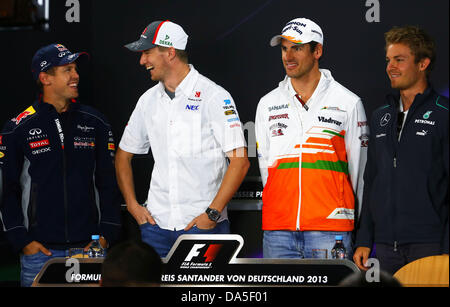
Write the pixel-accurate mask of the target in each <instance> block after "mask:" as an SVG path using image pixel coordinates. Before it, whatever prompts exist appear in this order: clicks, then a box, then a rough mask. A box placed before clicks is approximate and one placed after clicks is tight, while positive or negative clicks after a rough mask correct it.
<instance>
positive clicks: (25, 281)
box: [20, 249, 69, 287]
mask: <svg viewBox="0 0 450 307" xmlns="http://www.w3.org/2000/svg"><path fill="white" fill-rule="evenodd" d="M50 252H51V253H52V255H51V256H46V255H45V254H44V253H42V252H38V253H36V254H33V255H24V254H20V269H21V270H20V285H21V286H22V287H30V286H31V284H32V283H33V280H34V278H35V277H36V275H37V274H38V273H39V272H40V271H41V269H42V267H43V266H44V264H45V263H46V262H47V261H48V260H50V259H52V258H57V257H67V256H69V250H55V249H50Z"/></svg>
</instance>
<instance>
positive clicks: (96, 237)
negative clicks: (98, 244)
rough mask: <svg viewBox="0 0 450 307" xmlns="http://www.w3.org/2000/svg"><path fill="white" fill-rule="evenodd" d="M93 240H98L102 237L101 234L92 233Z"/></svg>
mask: <svg viewBox="0 0 450 307" xmlns="http://www.w3.org/2000/svg"><path fill="white" fill-rule="evenodd" d="M91 238H92V240H98V239H100V236H99V235H92V237H91Z"/></svg>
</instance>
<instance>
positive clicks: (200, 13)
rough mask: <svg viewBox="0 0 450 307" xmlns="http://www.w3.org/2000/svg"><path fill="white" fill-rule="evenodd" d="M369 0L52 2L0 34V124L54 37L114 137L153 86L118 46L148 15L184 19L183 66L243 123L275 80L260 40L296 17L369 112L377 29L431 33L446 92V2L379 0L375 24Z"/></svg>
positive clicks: (378, 75)
mask: <svg viewBox="0 0 450 307" xmlns="http://www.w3.org/2000/svg"><path fill="white" fill-rule="evenodd" d="M366 2H367V6H366ZM376 2H378V1H372V0H370V1H366V0H345V1H336V0H335V1H331V0H316V1H288V0H279V1H277V0H245V1H242V0H241V1H235V0H229V1H206V0H205V1H201V0H172V1H144V0H127V1H107V0H95V1H92V0H79V3H80V10H81V11H80V22H72V23H69V22H67V21H66V12H67V10H69V9H70V7H66V6H65V3H66V1H64V0H52V1H51V2H50V30H49V31H48V32H44V31H37V30H24V31H0V42H1V43H0V44H1V48H0V58H1V59H2V64H1V66H0V67H1V72H2V73H1V74H0V87H1V88H0V90H1V98H0V99H1V113H0V122H1V123H2V124H3V123H4V122H5V121H6V120H8V119H10V118H12V117H13V116H15V115H17V114H18V113H20V112H21V111H23V110H24V109H25V108H26V107H27V106H28V105H30V104H31V103H32V101H33V99H35V97H36V88H35V85H34V82H33V80H32V78H31V74H30V62H31V58H32V56H33V54H34V52H35V51H36V50H37V49H38V48H39V47H40V46H43V45H45V44H49V43H52V42H60V43H62V44H65V45H66V46H67V47H68V48H69V49H71V50H72V51H78V50H84V51H87V52H89V53H90V60H89V61H83V62H84V63H83V62H81V63H80V65H79V66H80V70H81V84H80V93H81V94H80V101H82V102H84V103H86V104H90V105H93V106H94V107H96V108H98V109H99V110H100V111H102V112H103V113H105V114H106V116H107V117H108V119H109V120H110V122H111V123H112V125H113V127H114V128H113V129H114V134H115V136H116V141H117V142H118V141H119V140H120V137H121V135H122V133H123V128H124V126H125V125H126V123H127V120H128V117H129V116H130V114H131V112H132V110H133V108H134V106H135V104H136V101H137V99H138V98H139V96H140V95H141V94H142V93H143V92H144V91H145V90H147V89H148V88H149V87H151V86H152V85H154V83H153V82H152V81H151V80H150V79H149V76H148V74H147V72H146V71H145V70H144V69H143V68H141V67H140V66H139V54H137V53H133V52H130V51H128V50H127V49H125V48H124V47H123V45H124V44H126V43H129V42H131V41H134V40H136V39H137V38H138V37H139V35H140V33H141V32H142V30H143V29H144V28H145V27H146V26H147V25H148V24H149V23H150V22H151V21H154V20H166V19H169V20H171V21H174V22H176V23H178V24H180V25H182V26H183V28H184V29H185V31H186V32H187V33H188V35H189V42H188V47H187V51H188V53H189V59H190V63H192V64H194V66H195V67H196V69H197V70H199V71H200V72H201V73H202V74H203V75H205V76H207V77H208V78H210V79H212V80H213V81H215V82H216V83H218V84H219V85H221V86H223V87H224V88H225V89H227V90H228V91H229V92H230V93H231V94H232V96H233V98H234V99H235V101H236V104H237V107H238V110H239V114H240V118H241V121H242V122H243V123H244V124H245V123H247V127H250V128H251V127H252V123H253V122H254V117H255V112H256V106H257V104H258V101H259V99H260V98H261V97H262V96H263V95H264V94H266V93H267V92H269V91H270V90H272V89H273V88H275V87H276V86H277V85H278V82H279V81H280V80H282V79H283V77H284V70H283V67H282V65H281V58H280V49H279V48H277V47H275V48H272V47H270V46H269V40H270V38H271V37H272V36H273V35H275V34H279V33H280V31H281V29H282V27H283V25H284V24H285V23H286V22H287V21H289V20H291V19H293V18H296V17H308V18H310V19H312V20H314V21H315V22H316V23H318V24H319V25H320V26H321V27H322V30H323V31H324V37H325V42H324V48H325V54H324V58H323V59H322V61H321V67H322V68H327V69H330V70H331V72H332V74H333V76H334V78H335V79H336V80H338V81H339V82H340V83H341V84H343V85H344V86H346V87H348V88H349V89H350V90H351V91H353V92H354V93H356V94H357V95H359V96H360V97H361V98H362V99H363V102H364V106H365V108H366V113H367V116H368V117H369V118H370V115H371V113H372V111H373V110H374V109H375V108H376V107H377V106H378V105H380V104H381V103H382V102H383V99H384V96H385V94H386V92H387V91H388V90H389V83H388V79H387V76H386V74H385V71H384V69H385V56H384V38H383V33H384V32H386V31H387V30H389V29H390V28H391V27H392V26H395V25H404V24H414V25H419V26H422V27H424V28H425V29H426V30H427V31H428V32H429V33H430V34H431V35H432V36H433V37H434V38H435V40H436V42H437V49H438V61H437V65H436V68H435V71H434V72H433V75H432V80H433V82H434V85H435V87H436V89H437V90H438V91H439V92H441V93H442V94H444V95H446V96H448V38H449V35H448V26H449V21H448V7H449V2H448V1H447V0H430V1H424V0H395V1H387V0H380V1H379V4H380V14H379V22H368V21H367V20H366V12H367V11H368V10H370V9H371V8H372V6H373V3H376ZM249 122H252V123H249ZM251 133H253V132H251ZM246 135H247V132H246ZM254 146H255V144H254V141H253V138H249V150H250V153H251V154H252V153H253V157H251V159H250V160H251V168H250V171H249V174H248V177H249V178H250V177H251V178H254V177H257V176H259V170H258V163H257V159H256V158H255V157H254V152H255V147H254ZM134 163H135V164H138V166H139V167H136V179H137V180H136V181H137V194H138V199H139V201H141V202H142V201H144V200H145V198H146V193H147V186H148V182H149V180H150V169H151V167H152V159H151V157H149V156H144V157H138V159H135V162H134ZM141 165H142V167H140V166H141Z"/></svg>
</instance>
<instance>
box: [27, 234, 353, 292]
mask: <svg viewBox="0 0 450 307" xmlns="http://www.w3.org/2000/svg"><path fill="white" fill-rule="evenodd" d="M243 244H244V240H243V238H242V237H241V236H240V235H231V234H228V235H226V234H220V235H218V234H215V235H182V236H180V237H179V238H178V239H177V241H176V242H175V244H174V245H173V247H172V249H171V250H170V252H169V254H168V255H167V257H166V258H163V259H162V262H163V272H162V275H161V286H163V287H172V286H199V287H200V286H235V287H239V286H253V287H267V286H280V285H281V286H294V287H299V286H336V285H338V284H339V282H340V281H341V280H342V279H344V278H345V277H347V276H348V275H350V274H352V273H354V272H358V271H359V270H358V268H357V267H356V265H355V264H354V263H353V262H351V261H349V260H335V259H260V258H237V255H238V254H239V251H240V250H241V249H242V247H243ZM102 261H103V258H86V259H85V258H54V259H51V260H49V261H48V262H47V263H46V264H45V265H44V267H43V268H42V270H41V272H40V273H39V274H38V275H37V276H36V278H35V281H34V282H33V285H34V286H55V285H62V284H63V285H66V286H80V285H83V284H84V285H93V284H98V282H99V280H100V279H101V276H100V275H99V274H101V263H102Z"/></svg>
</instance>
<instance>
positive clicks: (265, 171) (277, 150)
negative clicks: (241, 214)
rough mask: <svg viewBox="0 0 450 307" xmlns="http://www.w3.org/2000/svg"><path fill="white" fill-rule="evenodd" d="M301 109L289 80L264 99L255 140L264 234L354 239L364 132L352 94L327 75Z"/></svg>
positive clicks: (361, 109) (362, 114)
mask: <svg viewBox="0 0 450 307" xmlns="http://www.w3.org/2000/svg"><path fill="white" fill-rule="evenodd" d="M320 71H321V78H320V81H319V84H318V86H317V88H316V90H315V91H314V94H313V95H312V97H311V98H310V99H309V100H308V102H307V103H306V105H305V106H304V107H303V106H302V104H301V103H300V102H299V100H298V99H297V98H296V97H295V95H296V94H297V93H296V92H295V90H294V89H293V88H292V84H291V81H290V78H288V77H286V78H285V80H284V81H282V82H280V84H279V87H278V88H276V89H275V90H273V91H271V92H270V93H268V94H267V95H266V96H264V97H263V98H262V99H261V101H260V102H259V104H258V108H257V114H256V123H255V128H256V140H257V147H258V157H259V166H260V170H261V177H262V181H263V185H264V190H263V229H264V230H292V231H295V230H301V231H304V230H318V231H352V230H353V226H354V217H355V203H359V202H357V201H356V202H355V198H356V200H358V199H361V197H362V186H363V182H362V172H363V169H364V165H365V161H366V150H367V148H366V146H367V140H368V127H367V121H366V115H365V112H364V107H363V104H362V102H361V100H360V99H359V97H357V96H356V95H355V94H353V93H352V92H350V91H349V90H347V89H346V88H344V87H343V86H342V85H340V84H339V83H338V82H336V81H335V80H334V79H333V77H332V76H331V73H330V72H329V71H328V70H324V69H321V70H320Z"/></svg>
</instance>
